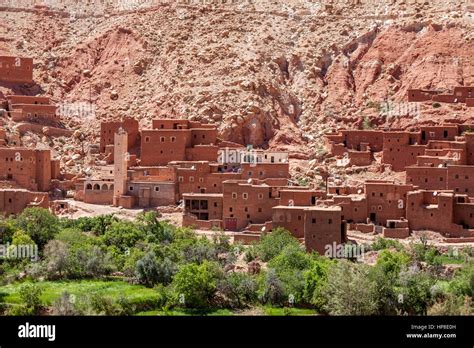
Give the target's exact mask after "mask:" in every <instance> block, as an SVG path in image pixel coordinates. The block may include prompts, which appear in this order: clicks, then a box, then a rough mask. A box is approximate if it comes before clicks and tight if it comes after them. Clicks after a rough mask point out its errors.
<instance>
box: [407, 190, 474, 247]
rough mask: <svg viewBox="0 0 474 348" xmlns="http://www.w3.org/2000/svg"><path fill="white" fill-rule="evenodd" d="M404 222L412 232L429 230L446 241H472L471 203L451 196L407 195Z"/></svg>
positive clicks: (473, 204)
mask: <svg viewBox="0 0 474 348" xmlns="http://www.w3.org/2000/svg"><path fill="white" fill-rule="evenodd" d="M407 220H408V222H409V226H410V228H411V229H413V230H430V231H435V232H439V233H441V234H443V235H444V236H445V237H449V238H459V237H464V238H466V237H474V201H470V200H469V198H468V197H467V195H457V194H455V193H453V192H450V191H446V192H435V191H426V190H418V191H413V192H409V193H408V199H407Z"/></svg>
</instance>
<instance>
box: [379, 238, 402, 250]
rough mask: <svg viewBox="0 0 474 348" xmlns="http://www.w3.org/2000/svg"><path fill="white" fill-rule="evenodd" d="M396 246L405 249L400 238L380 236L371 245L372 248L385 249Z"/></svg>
mask: <svg viewBox="0 0 474 348" xmlns="http://www.w3.org/2000/svg"><path fill="white" fill-rule="evenodd" d="M390 248H395V249H397V250H403V245H402V243H400V242H399V241H398V240H393V239H386V238H382V237H378V238H377V239H376V240H375V242H374V243H372V245H371V249H372V250H383V249H390Z"/></svg>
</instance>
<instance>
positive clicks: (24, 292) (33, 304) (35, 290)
mask: <svg viewBox="0 0 474 348" xmlns="http://www.w3.org/2000/svg"><path fill="white" fill-rule="evenodd" d="M18 292H19V295H20V300H21V303H20V305H19V306H15V307H12V309H11V311H10V314H11V315H38V314H40V311H41V309H42V308H43V305H42V302H41V299H40V297H41V294H42V293H43V290H42V289H41V288H40V287H39V286H37V285H36V284H33V283H25V284H23V285H21V286H20V289H19V290H18Z"/></svg>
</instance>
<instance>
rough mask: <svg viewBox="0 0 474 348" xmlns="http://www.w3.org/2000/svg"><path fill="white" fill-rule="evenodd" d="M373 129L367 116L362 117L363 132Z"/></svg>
mask: <svg viewBox="0 0 474 348" xmlns="http://www.w3.org/2000/svg"><path fill="white" fill-rule="evenodd" d="M373 128H374V127H373V126H372V123H371V122H370V119H369V117H368V116H365V117H364V121H363V122H362V129H364V130H370V129H373Z"/></svg>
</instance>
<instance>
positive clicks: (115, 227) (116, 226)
mask: <svg viewBox="0 0 474 348" xmlns="http://www.w3.org/2000/svg"><path fill="white" fill-rule="evenodd" d="M101 238H102V241H103V243H104V244H105V245H114V246H116V247H118V248H119V249H120V250H121V251H122V252H125V251H126V250H128V249H130V248H132V247H133V246H135V243H137V242H138V241H141V240H144V239H145V238H146V233H145V231H143V230H142V229H140V228H138V227H137V225H136V223H134V222H131V221H115V222H113V223H112V224H111V225H110V226H109V227H108V228H107V230H106V231H105V233H104V235H103V236H102V237H101Z"/></svg>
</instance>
